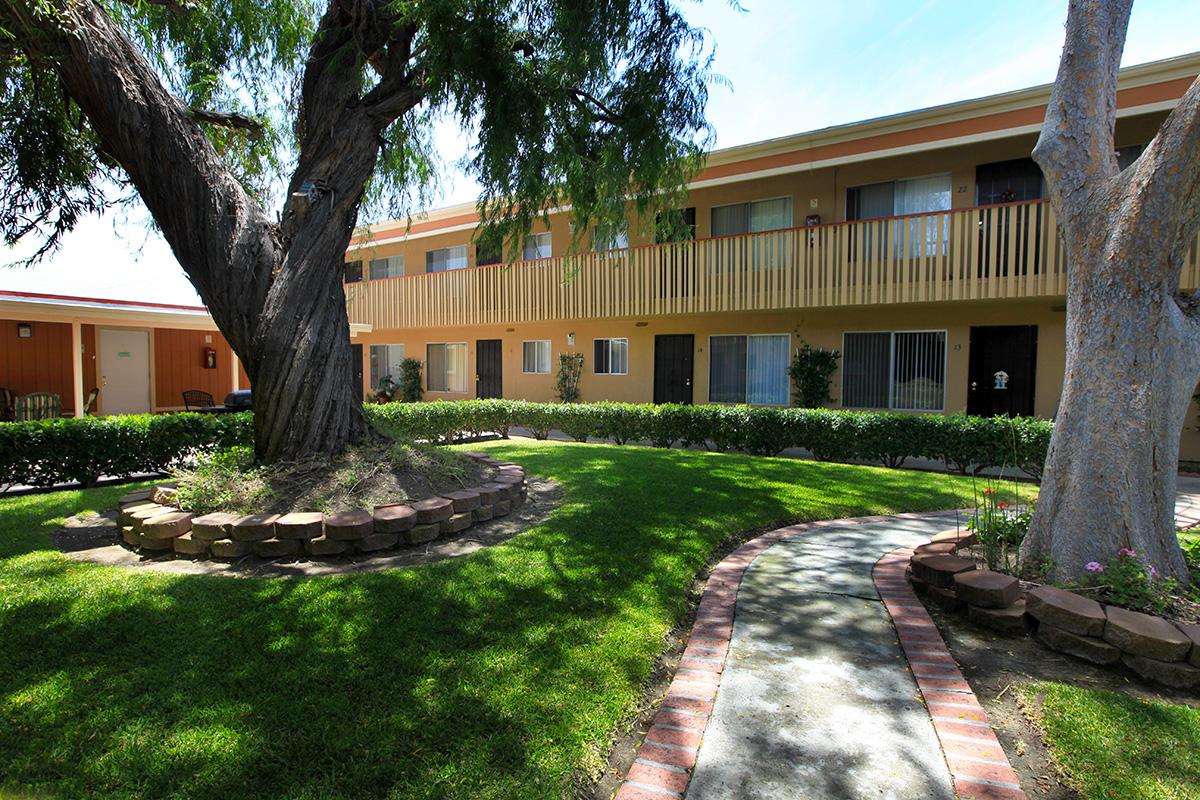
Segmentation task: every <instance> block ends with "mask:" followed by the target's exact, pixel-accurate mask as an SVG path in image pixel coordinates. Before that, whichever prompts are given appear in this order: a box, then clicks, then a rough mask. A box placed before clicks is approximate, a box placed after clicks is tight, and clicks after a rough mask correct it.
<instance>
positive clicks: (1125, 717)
mask: <svg viewBox="0 0 1200 800" xmlns="http://www.w3.org/2000/svg"><path fill="white" fill-rule="evenodd" d="M1023 691H1024V693H1025V697H1026V699H1027V700H1030V701H1032V700H1034V698H1036V697H1037V696H1039V695H1042V694H1043V693H1044V698H1043V700H1042V712H1041V713H1042V717H1043V719H1042V724H1043V726H1044V728H1045V731H1046V740H1047V742H1048V743H1049V745H1050V749H1051V751H1052V752H1053V754H1054V759H1055V761H1057V762H1058V764H1059V766H1060V767H1061V768H1062V769H1063V771H1064V772H1065V773H1066V776H1067V779H1068V781H1069V782H1070V783H1071V784H1072V785H1073V786H1074V787H1076V788H1077V789H1078V790H1079V791H1080V793H1081V794H1082V795H1083V797H1084V798H1085V800H1131V798H1137V800H1184V799H1185V798H1188V799H1189V800H1195V798H1198V797H1200V709H1197V708H1189V707H1188V706H1173V705H1163V704H1159V703H1147V702H1144V701H1142V700H1137V699H1135V698H1132V697H1128V696H1126V695H1122V694H1115V693H1113V692H1105V691H1099V690H1096V689H1084V688H1082V687H1078V686H1068V685H1065V684H1062V683H1053V682H1046V683H1036V684H1031V685H1029V686H1026V687H1025V688H1024V689H1023Z"/></svg>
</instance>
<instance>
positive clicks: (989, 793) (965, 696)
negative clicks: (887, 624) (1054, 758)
mask: <svg viewBox="0 0 1200 800" xmlns="http://www.w3.org/2000/svg"><path fill="white" fill-rule="evenodd" d="M912 554H913V551H912V550H911V549H909V548H901V549H899V550H893V551H892V552H890V553H888V554H887V555H885V556H883V558H881V559H879V561H878V562H876V564H875V569H874V570H873V571H872V577H873V578H874V580H875V589H876V590H877V591H878V592H879V596H880V597H882V598H883V604H884V607H885V608H886V609H887V612H888V614H889V615H890V616H891V618H892V624H893V625H894V626H895V628H896V636H897V638H899V639H900V646H901V647H902V648H903V649H904V655H905V657H906V658H907V659H908V663H909V668H910V669H911V670H912V674H913V677H914V678H916V680H917V687H918V688H920V690H921V696H922V697H923V698H924V700H925V707H926V708H927V709H928V710H929V716H930V717H931V718H932V719H933V728H934V730H935V731H937V735H938V740H939V741H940V742H941V744H942V753H943V754H944V755H945V756H946V763H947V765H949V767H950V776H951V778H952V779H953V780H954V791H955V792H956V793H957V794H958V796H959V797H961V798H974V799H975V800H1027V797H1026V795H1025V792H1023V791H1022V790H1021V780H1020V778H1019V777H1018V776H1017V773H1016V772H1015V771H1014V770H1013V768H1012V765H1011V764H1010V763H1009V761H1008V756H1007V755H1005V753H1004V748H1002V747H1001V746H1000V741H999V740H998V739H997V738H996V733H995V731H993V730H992V726H991V724H990V723H989V722H988V718H987V712H985V711H984V710H983V706H981V705H980V704H979V699H978V698H977V697H976V696H975V692H974V691H972V689H971V686H970V685H969V684H968V683H967V682H966V680H964V679H963V675H962V672H961V671H959V669H958V664H957V662H955V660H954V657H953V656H951V655H950V650H949V649H948V648H947V647H946V642H945V641H944V640H943V639H942V635H941V634H940V633H939V632H938V629H937V626H936V625H935V624H934V622H933V619H932V618H931V617H930V616H929V612H928V611H926V610H925V606H924V605H922V604H921V601H920V600H918V599H917V596H916V594H914V593H913V590H912V587H911V586H910V585H909V583H908V580H907V579H906V578H905V575H904V573H905V570H906V569H907V568H908V562H909V559H910V558H912Z"/></svg>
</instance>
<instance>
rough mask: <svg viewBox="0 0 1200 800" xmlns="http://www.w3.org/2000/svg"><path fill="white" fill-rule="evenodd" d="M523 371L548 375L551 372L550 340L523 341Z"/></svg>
mask: <svg viewBox="0 0 1200 800" xmlns="http://www.w3.org/2000/svg"><path fill="white" fill-rule="evenodd" d="M521 371H522V372H530V373H536V374H538V375H547V374H549V373H550V340H549V339H541V340H538V341H534V342H522V343H521Z"/></svg>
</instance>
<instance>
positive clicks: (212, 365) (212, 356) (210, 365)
mask: <svg viewBox="0 0 1200 800" xmlns="http://www.w3.org/2000/svg"><path fill="white" fill-rule="evenodd" d="M204 368H205V369H216V368H217V351H216V350H213V349H212V348H211V347H206V348H204Z"/></svg>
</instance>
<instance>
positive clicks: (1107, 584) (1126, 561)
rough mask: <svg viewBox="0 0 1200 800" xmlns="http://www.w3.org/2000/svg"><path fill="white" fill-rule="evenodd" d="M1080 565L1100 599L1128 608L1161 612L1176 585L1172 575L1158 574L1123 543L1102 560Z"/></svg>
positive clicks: (1177, 586) (1168, 603) (1166, 606)
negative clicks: (1109, 556) (1114, 553)
mask: <svg viewBox="0 0 1200 800" xmlns="http://www.w3.org/2000/svg"><path fill="white" fill-rule="evenodd" d="M1084 569H1085V570H1086V571H1087V573H1088V574H1089V575H1090V576H1091V580H1090V583H1091V585H1092V586H1093V587H1095V588H1096V589H1097V590H1098V593H1099V599H1100V600H1102V601H1104V602H1105V603H1108V604H1109V605H1114V606H1121V607H1122V608H1128V609H1130V610H1132V611H1144V612H1147V613H1150V614H1162V613H1163V612H1164V611H1166V610H1167V608H1168V607H1170V605H1171V595H1172V594H1174V593H1175V591H1176V590H1178V588H1179V584H1178V583H1177V582H1176V581H1175V579H1174V578H1167V577H1164V576H1162V575H1160V574H1159V572H1158V570H1157V569H1155V568H1154V565H1153V564H1151V563H1149V562H1147V561H1146V560H1145V559H1144V558H1142V557H1141V556H1139V555H1138V554H1137V551H1136V550H1130V549H1129V548H1126V547H1122V548H1121V549H1120V550H1118V551H1117V554H1116V555H1114V556H1113V557H1112V558H1110V559H1108V560H1107V561H1105V562H1104V563H1103V564H1100V563H1097V562H1095V561H1092V562H1089V563H1088V564H1086V565H1085V566H1084Z"/></svg>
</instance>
